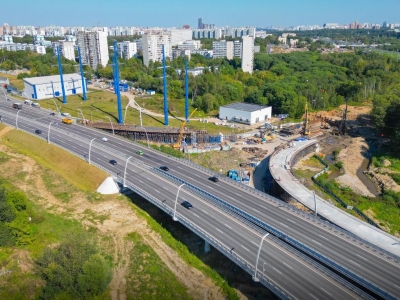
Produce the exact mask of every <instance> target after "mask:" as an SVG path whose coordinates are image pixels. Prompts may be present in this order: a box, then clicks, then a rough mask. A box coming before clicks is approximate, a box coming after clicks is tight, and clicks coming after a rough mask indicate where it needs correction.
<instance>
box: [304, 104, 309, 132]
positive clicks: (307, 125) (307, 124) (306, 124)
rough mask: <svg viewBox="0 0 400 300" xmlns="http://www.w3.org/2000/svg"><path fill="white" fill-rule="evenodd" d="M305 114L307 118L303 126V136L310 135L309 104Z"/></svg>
mask: <svg viewBox="0 0 400 300" xmlns="http://www.w3.org/2000/svg"><path fill="white" fill-rule="evenodd" d="M305 113H306V117H305V119H304V124H303V135H310V124H309V122H308V102H306V107H305Z"/></svg>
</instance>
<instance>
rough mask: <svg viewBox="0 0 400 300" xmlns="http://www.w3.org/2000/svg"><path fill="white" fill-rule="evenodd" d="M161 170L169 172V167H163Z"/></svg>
mask: <svg viewBox="0 0 400 300" xmlns="http://www.w3.org/2000/svg"><path fill="white" fill-rule="evenodd" d="M160 169H161V170H163V171H169V168H168V167H167V166H162V167H160Z"/></svg>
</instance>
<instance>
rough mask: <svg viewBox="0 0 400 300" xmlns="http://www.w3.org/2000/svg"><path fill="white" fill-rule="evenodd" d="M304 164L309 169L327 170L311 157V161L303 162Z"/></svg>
mask: <svg viewBox="0 0 400 300" xmlns="http://www.w3.org/2000/svg"><path fill="white" fill-rule="evenodd" d="M302 164H303V165H304V166H308V167H313V168H321V169H325V166H324V165H323V164H322V163H321V162H320V161H319V160H318V159H317V158H315V157H314V156H312V157H310V158H309V159H306V160H303V161H302Z"/></svg>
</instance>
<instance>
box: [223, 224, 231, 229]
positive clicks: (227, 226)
mask: <svg viewBox="0 0 400 300" xmlns="http://www.w3.org/2000/svg"><path fill="white" fill-rule="evenodd" d="M224 225H225V226H226V227H228V228H230V229H232V227H231V226H229V225H226V224H224Z"/></svg>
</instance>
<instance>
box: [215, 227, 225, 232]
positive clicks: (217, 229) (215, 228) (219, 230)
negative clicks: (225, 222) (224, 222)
mask: <svg viewBox="0 0 400 300" xmlns="http://www.w3.org/2000/svg"><path fill="white" fill-rule="evenodd" d="M215 229H217V230H218V231H219V232H221V233H224V232H223V231H221V230H219V229H218V228H215Z"/></svg>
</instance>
